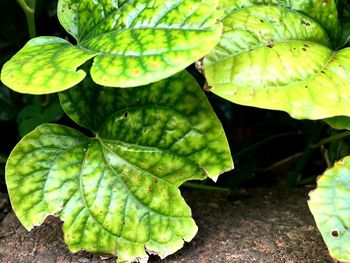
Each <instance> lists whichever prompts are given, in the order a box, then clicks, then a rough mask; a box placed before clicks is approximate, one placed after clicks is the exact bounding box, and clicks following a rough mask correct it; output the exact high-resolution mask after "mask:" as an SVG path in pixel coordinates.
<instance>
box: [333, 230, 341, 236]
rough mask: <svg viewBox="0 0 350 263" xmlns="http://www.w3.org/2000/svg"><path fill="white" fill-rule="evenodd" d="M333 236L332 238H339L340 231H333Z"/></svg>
mask: <svg viewBox="0 0 350 263" xmlns="http://www.w3.org/2000/svg"><path fill="white" fill-rule="evenodd" d="M331 235H332V237H339V231H338V230H332V232H331Z"/></svg>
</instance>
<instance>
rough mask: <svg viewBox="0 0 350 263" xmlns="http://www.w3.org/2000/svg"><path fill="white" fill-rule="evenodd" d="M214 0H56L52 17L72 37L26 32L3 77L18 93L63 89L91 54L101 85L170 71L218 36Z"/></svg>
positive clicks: (137, 81)
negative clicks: (35, 35)
mask: <svg viewBox="0 0 350 263" xmlns="http://www.w3.org/2000/svg"><path fill="white" fill-rule="evenodd" d="M216 7H217V0H208V1H201V0H186V1H184V0H171V1H166V2H165V3H164V1H160V0H155V1H150V0H142V1H114V0H113V1H112V0H103V1H94V0H81V1H78V0H59V3H58V17H59V20H60V22H61V24H62V25H63V27H64V28H65V29H66V30H67V32H69V33H70V34H71V35H72V36H73V37H75V38H76V40H77V45H76V46H73V45H71V44H70V43H68V42H67V41H65V40H62V39H58V38H55V37H40V38H35V39H33V40H31V41H30V42H29V43H28V44H27V45H26V46H25V47H24V48H23V49H22V50H20V51H19V53H17V54H16V55H15V56H14V57H13V58H12V59H11V60H10V61H9V62H7V63H6V64H5V65H4V67H3V70H2V73H1V79H2V81H3V82H4V83H5V84H6V85H7V86H9V87H10V88H12V89H14V90H16V91H18V92H24V93H32V94H43V93H51V92H56V91H61V90H65V89H68V88H70V87H72V86H74V85H75V84H77V83H79V82H80V81H81V80H82V79H83V78H84V77H85V73H84V72H82V71H81V70H78V71H76V69H77V68H78V67H79V66H80V65H81V64H83V63H84V62H86V61H88V60H89V59H91V58H94V62H93V65H92V68H91V70H90V73H91V76H92V79H93V80H94V81H95V82H96V83H98V84H100V85H105V86H113V87H133V86H141V85H146V84H149V83H151V82H155V81H158V80H161V79H164V78H166V77H169V76H171V75H173V74H175V73H177V72H179V71H181V70H183V69H184V68H186V67H187V66H189V65H190V64H191V63H193V62H194V61H196V60H198V59H200V58H201V57H203V56H204V55H205V54H207V53H208V52H209V51H210V50H211V49H213V48H214V46H215V45H216V44H217V43H218V41H219V39H220V34H221V26H220V24H219V23H218V22H217V12H216Z"/></svg>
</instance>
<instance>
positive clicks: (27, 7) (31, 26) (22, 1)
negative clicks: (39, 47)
mask: <svg viewBox="0 0 350 263" xmlns="http://www.w3.org/2000/svg"><path fill="white" fill-rule="evenodd" d="M17 2H18V4H19V5H20V6H21V8H22V9H23V11H24V14H25V16H26V19H27V25H28V32H29V38H34V37H36V28H35V3H36V0H28V3H27V2H26V0H17Z"/></svg>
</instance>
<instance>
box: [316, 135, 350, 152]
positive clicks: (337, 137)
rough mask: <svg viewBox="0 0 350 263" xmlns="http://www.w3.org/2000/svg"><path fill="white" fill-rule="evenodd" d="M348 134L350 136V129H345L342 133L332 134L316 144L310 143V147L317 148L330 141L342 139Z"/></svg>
mask: <svg viewBox="0 0 350 263" xmlns="http://www.w3.org/2000/svg"><path fill="white" fill-rule="evenodd" d="M348 136H350V131H345V132H342V133H338V134H335V135H332V136H330V137H328V138H325V139H323V140H321V141H319V142H318V143H316V144H312V145H310V146H309V147H310V148H312V149H316V148H319V147H321V146H322V145H324V144H327V143H330V142H334V141H337V140H340V139H342V138H345V137H348Z"/></svg>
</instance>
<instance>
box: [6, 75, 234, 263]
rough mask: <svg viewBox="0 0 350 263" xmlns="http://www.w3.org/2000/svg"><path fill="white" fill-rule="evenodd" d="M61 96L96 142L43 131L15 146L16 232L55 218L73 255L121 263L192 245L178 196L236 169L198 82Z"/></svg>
mask: <svg viewBox="0 0 350 263" xmlns="http://www.w3.org/2000/svg"><path fill="white" fill-rule="evenodd" d="M81 95H83V96H81ZM60 97H61V102H62V105H63V108H64V109H65V111H66V113H67V114H68V115H69V116H70V117H71V118H72V119H73V120H74V121H76V122H77V123H78V124H81V125H82V126H83V127H86V128H89V129H90V130H91V132H92V133H93V137H87V136H86V135H84V134H82V133H80V132H78V131H76V130H73V129H70V128H67V127H64V126H60V125H48V124H45V125H42V126H39V127H38V128H37V129H36V130H34V131H33V132H31V133H30V134H28V135H27V136H25V137H24V138H23V139H22V140H21V142H20V143H19V144H18V145H17V146H16V147H15V149H14V150H13V152H12V153H11V155H10V157H9V160H8V162H7V166H6V181H7V186H8V190H9V195H10V198H11V203H12V206H13V209H14V211H15V212H16V214H17V216H18V218H19V219H20V221H21V222H22V224H23V225H24V226H25V227H26V228H27V229H31V228H33V227H34V226H36V225H39V224H41V223H42V222H43V221H44V220H45V218H46V217H47V216H48V215H57V216H59V217H60V218H61V219H62V220H63V221H64V225H63V230H64V236H65V242H66V243H67V245H68V247H69V248H70V249H71V250H72V251H73V252H76V251H78V250H81V249H84V250H87V251H90V252H95V253H107V254H115V253H116V252H117V254H118V260H119V261H132V260H136V259H144V258H147V257H148V255H147V254H146V252H147V251H149V252H152V253H157V254H159V255H160V256H161V257H165V256H167V255H169V254H171V253H174V252H175V251H176V250H178V249H180V248H181V247H182V245H183V242H184V240H185V241H190V240H191V239H192V238H193V236H194V235H195V234H196V232H197V226H196V224H195V222H194V221H193V219H192V217H191V210H190V208H189V207H188V206H187V204H186V203H185V201H184V200H183V198H182V197H181V194H180V191H179V189H178V187H179V186H180V185H181V184H182V183H184V182H185V181H187V180H193V179H204V178H207V177H210V178H212V179H214V180H216V179H217V177H218V176H219V175H220V174H221V173H223V172H225V171H228V170H231V169H232V167H233V164H232V159H231V155H230V150H229V147H228V143H227V141H226V137H225V134H224V131H223V129H222V127H221V124H220V122H219V120H218V119H217V117H216V116H215V113H214V112H213V110H212V109H211V106H210V104H209V102H208V100H207V98H206V97H205V94H204V93H203V92H202V91H201V89H200V87H199V86H198V85H197V84H196V82H195V80H194V79H193V78H192V77H191V76H190V75H189V74H188V73H186V72H182V73H180V74H178V75H176V76H173V77H172V78H170V79H167V80H163V81H161V82H157V83H154V84H152V85H150V86H147V87H139V88H133V89H113V88H102V87H96V86H94V85H93V84H92V83H91V82H89V80H85V81H84V82H83V85H81V86H79V87H77V88H74V89H70V90H68V91H66V92H64V93H61V94H60ZM145 249H146V250H145Z"/></svg>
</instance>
